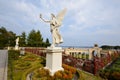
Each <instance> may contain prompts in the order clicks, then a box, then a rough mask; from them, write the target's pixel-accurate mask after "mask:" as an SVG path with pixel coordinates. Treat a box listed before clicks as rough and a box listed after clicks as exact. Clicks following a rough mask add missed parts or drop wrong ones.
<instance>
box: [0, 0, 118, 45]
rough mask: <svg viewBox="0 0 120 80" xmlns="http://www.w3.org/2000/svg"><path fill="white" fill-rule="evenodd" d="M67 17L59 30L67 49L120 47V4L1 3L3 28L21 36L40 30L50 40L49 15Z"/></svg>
mask: <svg viewBox="0 0 120 80" xmlns="http://www.w3.org/2000/svg"><path fill="white" fill-rule="evenodd" d="M64 8H67V13H66V15H65V18H64V20H63V25H62V26H61V27H60V33H61V35H62V36H63V39H64V43H63V44H62V45H64V46H93V45H94V44H95V43H97V44H98V45H100V46H101V45H120V0H0V27H1V26H5V27H6V28H7V29H8V30H11V31H13V32H15V33H16V34H17V35H20V34H21V33H22V32H23V31H25V32H26V33H27V34H28V33H29V32H30V31H31V30H32V29H35V30H40V31H41V34H42V35H43V38H44V39H46V38H49V39H50V41H51V33H50V27H49V24H47V23H44V22H43V21H41V20H40V18H39V14H40V13H41V14H43V17H44V18H45V19H46V20H49V19H50V14H51V13H54V14H55V15H57V13H58V12H60V11H61V10H62V9H64Z"/></svg>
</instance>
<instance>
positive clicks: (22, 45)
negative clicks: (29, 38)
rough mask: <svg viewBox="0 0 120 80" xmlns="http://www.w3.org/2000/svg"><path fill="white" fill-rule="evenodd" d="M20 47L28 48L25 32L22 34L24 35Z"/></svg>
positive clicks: (21, 37)
mask: <svg viewBox="0 0 120 80" xmlns="http://www.w3.org/2000/svg"><path fill="white" fill-rule="evenodd" d="M19 45H20V46H21V47H25V46H26V33H25V32H22V35H21V36H20V41H19Z"/></svg>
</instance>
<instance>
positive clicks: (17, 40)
mask: <svg viewBox="0 0 120 80" xmlns="http://www.w3.org/2000/svg"><path fill="white" fill-rule="evenodd" d="M15 41H16V45H18V44H19V37H17V39H16V40H15Z"/></svg>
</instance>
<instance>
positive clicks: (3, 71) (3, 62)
mask: <svg viewBox="0 0 120 80" xmlns="http://www.w3.org/2000/svg"><path fill="white" fill-rule="evenodd" d="M7 62H8V51H7V50H0V80H7Z"/></svg>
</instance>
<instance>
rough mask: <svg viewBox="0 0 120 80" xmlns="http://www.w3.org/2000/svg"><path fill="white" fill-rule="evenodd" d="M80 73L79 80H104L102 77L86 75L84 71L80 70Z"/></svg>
mask: <svg viewBox="0 0 120 80" xmlns="http://www.w3.org/2000/svg"><path fill="white" fill-rule="evenodd" d="M78 73H79V75H80V78H79V80H103V79H102V78H101V77H99V76H95V75H92V74H89V73H86V72H84V71H81V70H78Z"/></svg>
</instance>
